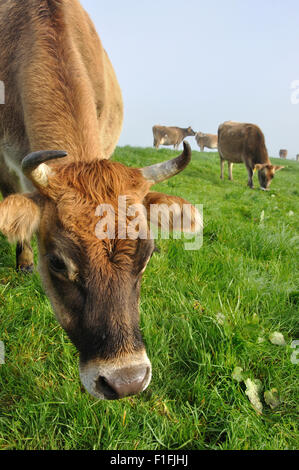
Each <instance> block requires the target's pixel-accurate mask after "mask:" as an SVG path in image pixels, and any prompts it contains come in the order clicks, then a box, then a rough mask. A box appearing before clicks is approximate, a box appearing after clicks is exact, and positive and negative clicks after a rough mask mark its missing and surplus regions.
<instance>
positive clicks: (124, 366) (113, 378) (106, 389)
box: [79, 353, 152, 400]
mask: <svg viewBox="0 0 299 470" xmlns="http://www.w3.org/2000/svg"><path fill="white" fill-rule="evenodd" d="M79 371H80V378H81V381H82V384H83V385H84V387H85V388H86V390H87V391H88V392H89V393H90V394H91V395H93V396H94V397H96V398H98V399H102V400H117V399H120V398H124V397H127V396H130V395H136V394H138V393H140V392H143V391H144V390H145V389H146V388H147V386H148V385H149V383H150V381H151V376H152V368H151V363H150V361H149V359H148V357H147V355H146V353H142V354H139V355H135V356H133V357H131V356H128V357H126V358H122V359H121V360H117V361H115V360H113V361H102V360H98V359H94V360H92V361H88V362H83V361H80V367H79Z"/></svg>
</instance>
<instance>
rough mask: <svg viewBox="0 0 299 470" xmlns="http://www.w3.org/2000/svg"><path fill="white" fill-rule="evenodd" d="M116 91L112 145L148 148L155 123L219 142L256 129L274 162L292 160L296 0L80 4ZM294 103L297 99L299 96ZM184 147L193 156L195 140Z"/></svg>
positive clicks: (298, 74) (298, 132)
mask: <svg viewBox="0 0 299 470" xmlns="http://www.w3.org/2000/svg"><path fill="white" fill-rule="evenodd" d="M81 3H82V5H83V6H84V8H85V9H86V10H87V11H88V13H89V14H90V16H91V18H92V20H93V21H94V23H95V26H96V28H97V31H98V33H99V35H100V37H101V40H102V42H103V45H104V47H105V49H106V50H107V52H108V54H109V57H110V59H111V61H112V64H113V66H114V69H115V71H116V74H117V77H118V81H119V83H120V86H121V89H122V93H123V99H124V105H125V119H124V126H123V131H122V134H121V137H120V141H119V145H121V146H123V145H127V144H128V145H132V146H135V145H138V146H152V141H153V139H152V126H153V124H161V125H169V126H171V125H172V126H180V127H188V126H189V125H191V126H192V127H193V129H194V130H195V131H199V130H201V131H202V132H208V133H217V128H218V125H219V124H220V123H221V122H223V121H226V120H234V121H240V122H253V123H255V124H258V125H259V126H260V127H261V128H262V130H263V132H264V134H265V137H266V144H267V147H268V150H269V153H270V155H271V156H278V152H279V149H280V148H287V149H288V151H289V158H295V155H296V154H297V153H299V104H297V105H294V104H292V103H291V95H292V90H291V83H292V82H293V81H295V80H299V1H298V0H225V1H223V0H205V1H202V0H185V1H184V2H183V1H182V0H160V1H157V0H110V1H109V2H107V1H105V2H103V1H101V0H81ZM298 96H299V94H298V95H297V97H298ZM188 141H189V142H190V143H191V144H192V147H193V148H194V149H198V147H197V145H196V142H195V139H194V138H191V137H189V138H188Z"/></svg>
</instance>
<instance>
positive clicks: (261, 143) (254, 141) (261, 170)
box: [218, 121, 284, 190]
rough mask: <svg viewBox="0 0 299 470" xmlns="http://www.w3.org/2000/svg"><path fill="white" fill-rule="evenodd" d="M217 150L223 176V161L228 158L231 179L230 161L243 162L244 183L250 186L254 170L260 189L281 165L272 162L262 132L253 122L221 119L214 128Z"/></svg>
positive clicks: (269, 181)
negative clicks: (222, 121)
mask: <svg viewBox="0 0 299 470" xmlns="http://www.w3.org/2000/svg"><path fill="white" fill-rule="evenodd" d="M218 151H219V156H220V164H221V176H220V178H221V179H223V172H224V162H225V160H226V161H227V162H228V169H229V179H230V180H232V179H233V175H232V167H233V163H244V164H245V166H246V168H247V171H248V186H249V187H250V188H253V181H252V177H253V172H254V171H255V170H258V178H259V182H260V186H261V189H263V190H267V189H268V188H269V186H270V183H271V180H272V178H273V177H274V174H275V172H276V171H278V170H281V169H282V168H284V167H283V166H277V165H272V164H271V162H270V159H269V156H268V152H267V149H266V145H265V138H264V134H263V133H262V131H261V129H260V128H259V127H258V126H256V125H255V124H247V123H239V122H233V121H227V122H224V123H223V124H221V125H220V126H219V129H218Z"/></svg>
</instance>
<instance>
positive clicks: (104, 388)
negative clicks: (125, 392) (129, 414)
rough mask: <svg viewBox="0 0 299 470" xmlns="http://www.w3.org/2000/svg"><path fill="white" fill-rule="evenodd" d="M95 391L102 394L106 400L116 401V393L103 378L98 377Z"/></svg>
mask: <svg viewBox="0 0 299 470" xmlns="http://www.w3.org/2000/svg"><path fill="white" fill-rule="evenodd" d="M96 388H97V390H98V391H99V392H100V393H102V394H103V395H104V397H105V399H106V400H117V399H118V398H119V397H118V395H117V392H116V391H115V390H113V388H112V387H111V386H110V385H109V383H108V381H107V380H106V379H105V377H99V378H98V380H97V382H96Z"/></svg>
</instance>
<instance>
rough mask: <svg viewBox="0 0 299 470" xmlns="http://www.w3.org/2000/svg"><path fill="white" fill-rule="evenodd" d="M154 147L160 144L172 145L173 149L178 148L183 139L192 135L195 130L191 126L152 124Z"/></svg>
mask: <svg viewBox="0 0 299 470" xmlns="http://www.w3.org/2000/svg"><path fill="white" fill-rule="evenodd" d="M153 135H154V147H156V148H157V149H158V148H159V146H160V145H173V147H174V149H176V150H177V149H178V148H179V146H180V144H181V143H182V142H183V140H184V139H185V138H186V137H188V136H194V135H195V132H194V130H193V129H192V128H191V127H188V128H186V129H185V128H181V127H166V126H158V125H156V126H153Z"/></svg>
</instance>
